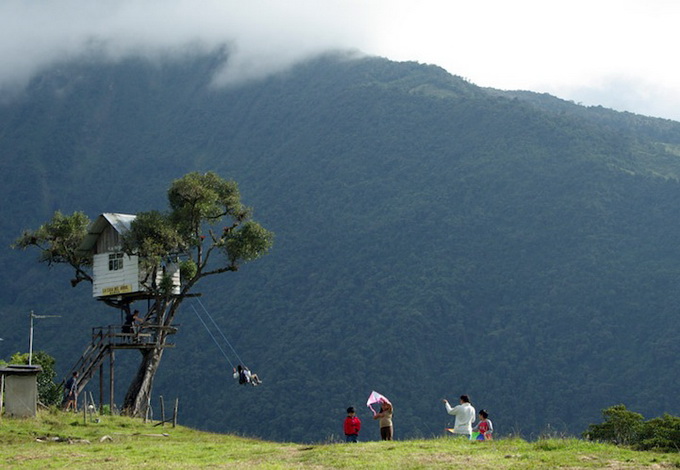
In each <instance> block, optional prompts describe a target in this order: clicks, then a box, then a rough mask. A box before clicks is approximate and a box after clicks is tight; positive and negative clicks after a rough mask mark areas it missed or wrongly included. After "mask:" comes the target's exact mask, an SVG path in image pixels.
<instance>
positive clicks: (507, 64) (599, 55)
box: [0, 0, 680, 120]
mask: <svg viewBox="0 0 680 470" xmlns="http://www.w3.org/2000/svg"><path fill="white" fill-rule="evenodd" d="M677 18H680V2H678V1H677V0H598V1H596V2H593V1H592V0H569V1H567V0H554V1H550V2H546V1H545V0H514V1H512V2H508V1H506V0H476V1H474V2H470V1H462V0H420V1H418V2H416V1H413V0H321V1H319V0H286V1H285V2H284V1H281V0H248V1H233V0H199V1H197V0H191V1H190V0H97V1H92V0H50V1H45V0H2V1H1V2H0V91H7V90H10V89H12V88H20V87H22V86H24V85H25V84H26V83H27V81H28V80H29V79H30V78H31V77H32V76H34V75H35V74H36V73H39V72H40V71H42V70H43V69H45V68H47V67H50V66H52V65H54V64H57V63H60V62H63V61H67V60H72V59H76V58H79V57H83V56H87V57H91V56H96V57H99V58H101V59H102V60H110V61H115V60H119V59H121V58H123V57H126V56H130V55H136V56H144V57H149V58H152V59H157V58H159V57H167V56H168V55H173V54H185V53H187V52H188V51H195V50H197V49H198V50H200V51H211V50H215V49H217V48H226V50H228V51H229V60H228V62H227V64H226V65H225V68H223V69H222V70H221V71H220V72H219V73H218V74H217V76H216V77H215V82H216V83H219V84H224V83H234V82H239V81H242V80H248V79H251V78H256V77H261V76H263V75H266V74H269V73H274V72H277V71H280V70H283V69H285V68H287V67H289V66H290V65H291V64H294V63H296V62H298V61H301V60H304V59H306V58H308V57H310V56H313V55H315V54H318V53H321V52H324V51H326V50H339V49H348V50H358V51H362V52H364V53H367V54H371V55H379V56H384V57H388V58H390V59H392V60H409V61H412V60H414V61H418V62H423V63H431V64H436V65H439V66H441V67H443V68H445V69H446V70H448V71H449V72H451V73H452V74H455V75H460V76H463V77H465V78H467V79H469V80H470V81H472V82H473V83H476V84H478V85H481V86H487V87H493V88H500V89H525V90H533V91H539V92H549V93H555V94H557V96H559V97H561V98H565V99H571V100H574V101H583V102H588V103H592V104H602V105H604V106H612V107H614V105H612V104H609V103H611V102H613V101H611V100H614V99H615V98H616V97H617V96H618V100H614V101H616V109H621V108H620V107H623V109H626V110H629V111H632V112H638V113H645V114H650V115H655V116H664V117H670V118H673V119H676V120H680V107H677V106H676V104H677V103H679V102H680V65H678V64H676V61H675V60H674V57H675V55H676V51H675V45H676V44H677V27H676V24H675V22H676V21H677ZM622 90H625V95H626V96H623V95H621V91H622ZM584 97H585V98H584ZM586 98H587V99H586ZM671 103H672V106H671V105H670V104H671Z"/></svg>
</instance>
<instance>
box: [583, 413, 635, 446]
mask: <svg viewBox="0 0 680 470" xmlns="http://www.w3.org/2000/svg"><path fill="white" fill-rule="evenodd" d="M602 416H603V417H604V420H605V421H604V423H602V424H591V425H590V426H588V430H587V431H585V432H584V433H583V437H585V438H586V439H589V440H591V441H600V442H612V443H614V444H618V445H631V444H636V443H637V442H638V441H639V436H640V433H641V431H642V429H643V424H644V417H643V416H642V415H641V414H640V413H635V412H633V411H629V410H627V409H626V407H625V405H614V406H611V407H609V408H606V409H604V410H602Z"/></svg>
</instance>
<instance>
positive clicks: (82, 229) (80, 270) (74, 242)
mask: <svg viewBox="0 0 680 470" xmlns="http://www.w3.org/2000/svg"><path fill="white" fill-rule="evenodd" d="M89 225H90V219H89V218H88V217H87V216H86V215H85V214H84V213H82V212H74V213H73V214H71V215H70V216H69V215H64V214H62V213H61V211H56V212H55V213H54V215H53V216H52V219H51V220H50V221H49V222H46V223H45V224H43V225H41V226H40V228H38V229H37V230H25V231H24V232H23V234H22V235H21V236H20V237H19V238H18V239H17V240H16V241H15V243H14V244H13V245H12V246H13V248H18V249H26V248H28V247H37V248H38V249H39V250H40V254H39V260H40V262H43V263H47V264H48V265H49V266H52V265H53V264H59V263H62V264H68V265H70V266H71V267H73V269H74V270H75V278H74V279H73V280H72V281H71V283H72V284H73V285H74V286H75V285H76V284H77V283H79V282H80V281H92V278H91V275H90V272H89V271H88V268H89V267H91V266H92V255H90V254H85V253H82V252H79V251H78V247H79V246H80V243H81V242H82V241H83V238H85V235H87V228H88V226H89Z"/></svg>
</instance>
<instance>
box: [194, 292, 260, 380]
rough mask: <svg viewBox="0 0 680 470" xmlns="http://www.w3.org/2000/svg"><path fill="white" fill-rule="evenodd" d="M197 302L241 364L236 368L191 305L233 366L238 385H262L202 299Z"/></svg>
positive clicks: (198, 315)
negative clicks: (244, 362) (244, 363)
mask: <svg viewBox="0 0 680 470" xmlns="http://www.w3.org/2000/svg"><path fill="white" fill-rule="evenodd" d="M196 300H197V301H198V303H199V305H200V306H201V308H202V309H203V312H204V313H205V315H207V317H208V318H209V319H210V321H211V322H212V324H213V326H214V327H215V329H216V330H217V332H218V333H219V334H220V336H222V339H223V340H224V342H225V343H226V344H227V345H228V346H229V348H230V349H231V351H232V352H233V353H234V357H235V358H236V359H237V360H238V362H239V364H238V366H234V363H233V362H231V359H229V356H228V355H227V353H226V352H224V349H222V346H221V345H220V343H219V341H217V338H215V335H214V334H213V332H212V331H211V330H210V328H209V327H208V325H207V324H206V322H205V321H204V320H203V318H201V315H200V314H199V313H198V310H196V307H194V306H193V305H191V308H192V309H193V311H194V313H195V314H196V316H197V317H198V319H199V320H200V321H201V323H202V324H203V327H204V328H205V329H206V331H207V332H208V334H209V335H210V337H211V338H212V340H213V342H214V343H215V345H216V346H217V348H218V349H219V350H220V352H221V353H222V355H223V356H224V358H225V359H226V360H227V362H228V363H229V365H230V366H231V368H232V370H233V371H234V375H233V376H234V379H238V383H239V384H240V385H247V384H250V385H253V386H257V385H260V384H261V383H262V381H261V380H260V378H259V377H258V375H257V374H253V373H251V372H250V369H248V368H247V367H246V366H245V365H243V360H241V358H240V357H239V355H238V353H237V352H236V350H235V349H234V347H233V346H232V345H231V343H230V342H229V340H228V339H227V337H226V336H225V335H224V333H222V330H221V329H220V327H219V326H218V325H217V323H216V322H215V320H214V319H213V317H212V315H210V313H209V312H208V310H207V309H206V308H205V306H204V305H203V302H201V300H200V299H196Z"/></svg>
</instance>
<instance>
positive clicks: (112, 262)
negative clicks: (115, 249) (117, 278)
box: [109, 253, 123, 271]
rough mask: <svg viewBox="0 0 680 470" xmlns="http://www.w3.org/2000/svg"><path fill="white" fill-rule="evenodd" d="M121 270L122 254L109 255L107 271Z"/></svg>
mask: <svg viewBox="0 0 680 470" xmlns="http://www.w3.org/2000/svg"><path fill="white" fill-rule="evenodd" d="M119 269H123V253H113V254H111V255H109V271H118V270H119Z"/></svg>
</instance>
